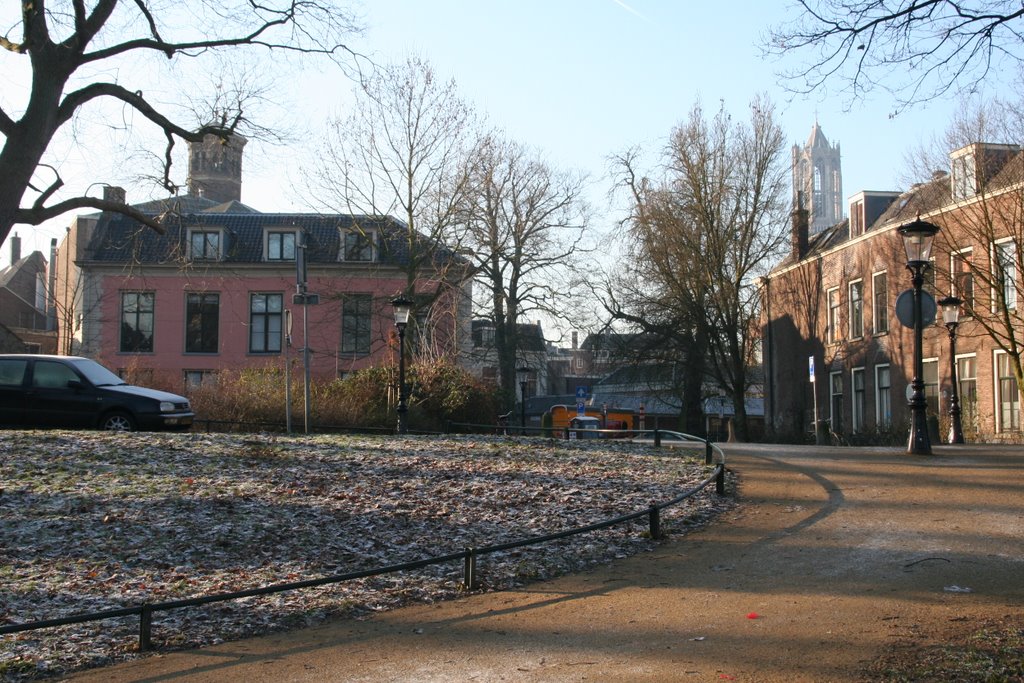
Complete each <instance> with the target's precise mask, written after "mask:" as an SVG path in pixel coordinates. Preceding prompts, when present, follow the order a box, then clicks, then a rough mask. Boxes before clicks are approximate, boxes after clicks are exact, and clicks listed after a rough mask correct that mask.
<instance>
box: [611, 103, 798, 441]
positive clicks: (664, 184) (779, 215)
mask: <svg viewBox="0 0 1024 683" xmlns="http://www.w3.org/2000/svg"><path fill="white" fill-rule="evenodd" d="M782 147H783V134H782V131H781V129H780V128H779V126H778V124H777V123H776V122H775V118H774V108H773V106H772V105H771V104H770V103H769V102H767V101H766V100H764V99H760V98H759V99H755V100H754V101H753V102H752V103H751V105H750V120H749V122H748V123H746V124H734V123H733V122H732V120H731V117H730V116H729V114H728V113H727V112H726V111H725V109H724V107H723V108H721V109H719V111H718V113H717V114H716V115H715V117H714V118H713V119H711V120H710V121H709V120H708V119H707V118H706V117H705V114H704V111H703V109H702V108H701V106H700V105H699V104H698V105H696V106H695V107H694V108H693V110H692V111H691V112H690V115H689V118H688V119H687V120H686V121H685V122H684V123H683V124H681V125H680V126H679V127H678V128H676V130H675V131H674V132H673V133H672V135H671V138H670V140H669V143H668V146H667V148H666V149H665V152H664V162H663V169H662V174H663V175H662V178H661V179H660V180H650V179H648V178H642V177H640V176H639V175H638V172H637V169H636V168H635V156H634V155H628V154H627V155H625V156H622V157H620V158H619V159H618V163H619V166H620V169H621V171H622V178H623V184H624V185H625V186H626V187H627V188H628V189H629V191H630V193H631V196H632V198H633V202H634V203H635V208H634V209H633V211H632V213H631V217H630V219H629V227H630V233H629V239H630V240H632V241H633V242H634V244H633V246H632V257H631V259H630V260H629V261H628V263H624V264H623V268H625V269H628V272H627V273H625V274H624V276H622V277H620V278H619V280H618V281H619V282H620V283H621V282H623V281H626V282H630V281H636V280H640V282H641V283H642V286H641V287H635V288H633V289H632V290H629V289H627V290H625V291H626V294H625V295H623V294H621V293H620V294H619V297H620V300H621V302H622V303H623V304H624V305H623V306H621V308H619V310H617V311H614V314H615V315H616V316H617V317H619V318H620V319H621V320H623V321H625V322H627V323H630V324H632V325H635V326H636V327H638V328H639V329H643V330H645V331H649V332H653V333H658V334H662V335H665V338H666V342H673V343H674V346H675V348H677V349H679V350H680V352H682V350H683V349H686V348H687V346H686V345H687V344H693V346H692V347H690V351H689V352H690V356H691V359H690V362H693V363H697V364H701V363H706V369H707V375H708V376H709V377H710V378H711V379H712V380H714V381H715V382H716V383H717V384H718V385H719V386H720V387H721V388H722V389H723V390H724V391H725V392H726V394H727V395H728V396H729V398H730V400H731V401H732V404H733V406H734V410H735V415H736V423H735V424H736V429H737V432H736V434H737V437H739V438H740V439H744V438H746V435H747V432H746V406H745V398H746V394H747V389H748V388H749V387H750V384H751V377H750V375H749V372H748V370H749V368H750V366H751V364H752V361H753V355H754V346H755V344H754V342H755V341H756V328H757V320H758V316H759V314H760V308H759V306H760V301H759V288H758V287H757V278H758V276H760V275H762V274H764V273H765V272H766V271H767V268H768V266H769V264H771V263H772V262H773V261H774V259H775V258H776V257H777V256H778V254H779V250H780V248H781V247H782V245H783V243H784V240H785V237H786V234H787V233H786V230H785V228H786V221H785V216H786V207H785V198H786V192H787V185H786V180H787V177H786V172H785V169H784V167H783V164H782V163H781V162H782ZM621 291H622V290H620V292H621ZM645 293H646V295H645ZM669 330H671V332H670V331H669ZM705 349H706V353H705V351H704V350H705ZM694 353H696V354H700V355H701V356H702V358H701V359H700V360H697V359H696V358H694V357H693V355H692V354H694ZM692 388H694V387H693V385H692V384H691V389H692Z"/></svg>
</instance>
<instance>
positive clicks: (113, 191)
mask: <svg viewBox="0 0 1024 683" xmlns="http://www.w3.org/2000/svg"><path fill="white" fill-rule="evenodd" d="M103 201H107V202H118V203H119V204H127V203H128V193H127V192H125V189H124V188H123V187H117V186H116V185H104V186H103Z"/></svg>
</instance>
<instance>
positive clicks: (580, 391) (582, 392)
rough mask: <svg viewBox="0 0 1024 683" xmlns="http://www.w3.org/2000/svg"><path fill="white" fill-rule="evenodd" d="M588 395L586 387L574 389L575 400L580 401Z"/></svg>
mask: <svg viewBox="0 0 1024 683" xmlns="http://www.w3.org/2000/svg"><path fill="white" fill-rule="evenodd" d="M588 393H589V392H588V391H587V387H576V400H577V401H582V400H583V399H585V398H586V397H587V394H588Z"/></svg>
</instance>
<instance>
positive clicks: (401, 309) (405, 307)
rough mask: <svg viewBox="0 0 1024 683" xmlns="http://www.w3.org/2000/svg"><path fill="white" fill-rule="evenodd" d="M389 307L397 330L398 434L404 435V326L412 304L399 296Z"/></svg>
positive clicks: (407, 405)
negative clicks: (392, 309) (393, 313)
mask: <svg viewBox="0 0 1024 683" xmlns="http://www.w3.org/2000/svg"><path fill="white" fill-rule="evenodd" d="M391 305H392V306H394V308H395V327H397V328H398V433H399V434H405V433H406V432H407V431H408V429H409V428H408V425H407V424H406V414H407V413H408V412H409V404H408V402H407V397H406V392H405V326H406V325H408V324H409V313H410V312H411V311H412V302H411V301H409V300H408V299H406V298H405V297H404V296H401V295H399V296H398V297H396V298H394V299H392V300H391Z"/></svg>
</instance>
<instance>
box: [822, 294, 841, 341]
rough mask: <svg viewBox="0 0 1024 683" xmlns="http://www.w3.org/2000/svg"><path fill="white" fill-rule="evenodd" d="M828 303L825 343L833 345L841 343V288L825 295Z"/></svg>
mask: <svg viewBox="0 0 1024 683" xmlns="http://www.w3.org/2000/svg"><path fill="white" fill-rule="evenodd" d="M825 298H826V301H827V302H828V329H826V330H825V341H827V342H828V343H830V344H832V343H835V342H837V341H839V288H838V287H832V288H831V289H829V290H828V291H826V293H825Z"/></svg>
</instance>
